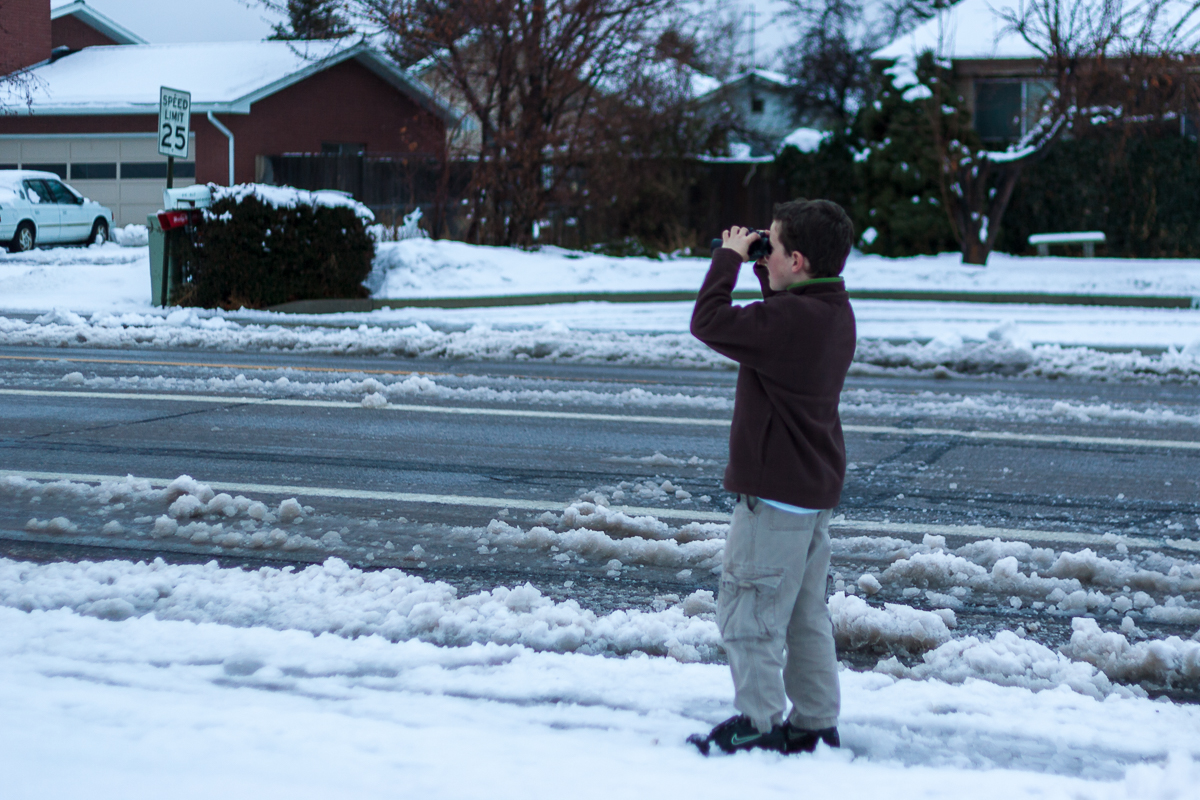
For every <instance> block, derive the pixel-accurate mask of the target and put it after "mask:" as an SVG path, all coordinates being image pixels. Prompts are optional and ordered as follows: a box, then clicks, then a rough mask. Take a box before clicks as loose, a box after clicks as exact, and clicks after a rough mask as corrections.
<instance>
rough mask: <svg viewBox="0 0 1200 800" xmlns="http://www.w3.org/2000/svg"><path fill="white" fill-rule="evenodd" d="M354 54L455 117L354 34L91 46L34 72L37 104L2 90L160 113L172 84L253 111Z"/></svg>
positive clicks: (206, 102) (212, 103)
mask: <svg viewBox="0 0 1200 800" xmlns="http://www.w3.org/2000/svg"><path fill="white" fill-rule="evenodd" d="M352 58H353V59H356V60H357V61H359V62H360V63H362V64H363V65H364V66H366V67H367V68H368V69H370V70H371V71H372V72H375V73H376V74H377V75H379V76H380V77H381V78H383V79H384V80H387V81H388V82H389V83H391V84H392V85H393V86H395V87H396V88H398V89H400V90H401V91H404V92H406V93H407V94H409V95H410V96H412V97H414V99H416V100H417V101H418V102H420V103H422V105H424V106H425V107H426V108H427V109H429V110H430V111H432V112H434V113H436V114H439V115H441V116H443V117H451V116H453V114H452V112H450V111H449V110H448V109H447V108H446V107H445V106H444V105H442V104H441V103H439V102H438V101H437V100H435V99H434V97H433V95H432V93H431V92H430V90H429V89H428V87H426V86H425V85H424V84H423V83H421V82H419V81H416V80H414V79H412V78H410V77H408V76H407V75H405V74H404V73H403V72H402V71H401V70H400V69H398V68H397V67H396V66H395V65H394V64H393V63H392V62H391V61H390V60H388V59H387V58H386V56H383V55H382V54H380V53H379V52H378V51H376V50H374V49H373V48H371V47H370V46H369V45H367V44H364V43H349V42H347V41H346V40H332V41H315V42H205V43H191V44H162V45H114V46H109V47H87V48H84V49H83V50H80V51H79V52H77V53H72V54H71V55H68V56H64V57H63V58H60V59H58V60H57V61H54V62H52V63H44V64H41V65H39V66H37V67H35V68H34V69H32V70H31V71H30V72H31V74H32V76H33V80H34V92H33V93H34V97H33V104H32V106H30V107H28V108H27V107H25V105H24V102H23V100H22V99H21V98H19V97H17V96H16V95H15V94H14V89H13V88H11V87H2V88H0V105H11V106H12V107H14V108H15V109H16V113H18V114H34V115H47V114H156V113H158V94H159V87H162V86H170V87H171V88H173V89H181V90H183V91H186V92H191V94H192V110H193V113H195V112H199V113H204V112H207V111H218V112H225V113H235V114H248V113H250V106H251V104H253V103H255V102H257V101H258V100H261V99H262V98H264V97H268V96H269V95H272V94H274V93H276V92H278V91H280V90H281V89H284V88H286V87H287V86H290V85H292V84H294V83H296V82H298V81H301V80H303V79H304V78H307V77H309V76H310V75H313V74H315V73H317V72H320V71H321V70H324V69H327V68H329V67H331V66H333V65H334V64H337V63H340V62H342V61H346V60H349V59H352ZM5 95H11V96H5Z"/></svg>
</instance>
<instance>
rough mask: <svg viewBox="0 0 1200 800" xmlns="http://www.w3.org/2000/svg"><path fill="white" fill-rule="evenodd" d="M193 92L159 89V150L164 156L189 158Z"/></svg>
mask: <svg viewBox="0 0 1200 800" xmlns="http://www.w3.org/2000/svg"><path fill="white" fill-rule="evenodd" d="M191 112H192V95H191V92H181V91H179V90H178V89H168V88H167V87H165V86H163V87H162V88H160V89H159V90H158V152H159V153H160V154H162V155H164V156H174V157H175V158H187V154H188V134H189V133H190V132H191V124H192V113H191Z"/></svg>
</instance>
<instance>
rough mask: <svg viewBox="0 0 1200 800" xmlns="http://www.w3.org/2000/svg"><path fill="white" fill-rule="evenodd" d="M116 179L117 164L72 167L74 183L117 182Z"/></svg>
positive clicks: (73, 165)
mask: <svg viewBox="0 0 1200 800" xmlns="http://www.w3.org/2000/svg"><path fill="white" fill-rule="evenodd" d="M116 177H117V165H116V162H110V163H107V164H72V165H71V180H73V181H97V180H115V179H116Z"/></svg>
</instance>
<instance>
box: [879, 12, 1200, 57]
mask: <svg viewBox="0 0 1200 800" xmlns="http://www.w3.org/2000/svg"><path fill="white" fill-rule="evenodd" d="M1190 6H1191V4H1190V3H1187V2H1182V1H1181V0H1168V2H1167V3H1166V4H1165V5H1164V6H1163V8H1162V11H1161V13H1160V15H1159V18H1158V19H1157V20H1156V24H1155V27H1156V28H1157V29H1159V30H1165V29H1166V28H1167V27H1169V26H1171V25H1174V24H1176V23H1178V22H1179V20H1180V19H1183V18H1184V15H1185V14H1187V13H1189V8H1190ZM1023 9H1024V10H1028V4H1027V3H1026V2H1024V0H960V2H958V3H956V4H955V5H953V6H950V7H949V8H948V9H945V10H943V11H941V12H939V13H938V14H937V15H935V16H934V17H932V18H931V19H929V20H926V21H925V22H923V23H922V24H921V25H919V26H917V27H916V28H914V29H913V30H912V31H910V32H909V33H907V34H905V35H904V36H901V37H900V38H899V39H897V40H895V41H894V42H892V43H891V44H889V45H887V46H886V47H883V48H881V49H879V50H876V51H875V52H874V53H873V54H872V55H871V58H872V59H874V60H876V61H897V60H904V59H911V58H913V57H914V56H918V55H920V54H921V53H924V52H927V51H931V52H933V53H934V54H936V55H937V56H938V57H940V58H945V59H951V60H957V61H965V60H973V59H1021V58H1036V59H1040V58H1041V54H1040V53H1038V51H1037V50H1036V49H1035V48H1034V47H1033V46H1032V45H1030V44H1029V43H1028V42H1027V41H1025V40H1024V39H1023V38H1022V37H1021V35H1020V34H1018V33H1016V32H1015V31H1013V30H1012V29H1011V28H1010V27H1009V24H1008V23H1007V22H1006V21H1005V20H1004V18H1003V16H1002V15H1003V14H1004V13H1005V12H1009V13H1013V14H1017V15H1019V14H1020V13H1021V12H1022V10H1023ZM1141 10H1142V7H1138V8H1134V9H1132V10H1130V11H1129V18H1128V22H1127V24H1126V28H1127V29H1128V30H1137V29H1138V28H1140V26H1141V23H1142V21H1143V18H1142V17H1141V16H1140V15H1139V14H1140V11H1141ZM1197 22H1200V20H1197ZM1189 28H1190V30H1189ZM1198 30H1200V25H1196V24H1192V23H1189V25H1188V26H1187V27H1185V28H1184V30H1183V35H1182V40H1183V42H1184V43H1185V44H1187V45H1188V46H1191V47H1195V46H1196V34H1197V32H1198Z"/></svg>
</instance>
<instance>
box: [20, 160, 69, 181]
mask: <svg viewBox="0 0 1200 800" xmlns="http://www.w3.org/2000/svg"><path fill="white" fill-rule="evenodd" d="M21 169H32V170H37V171H38V172H53V173H54V174H55V175H57V176H58V177H60V178H62V179H63V180H64V181H65V180H66V179H67V165H66V164H25V165H23V166H22V167H21Z"/></svg>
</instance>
